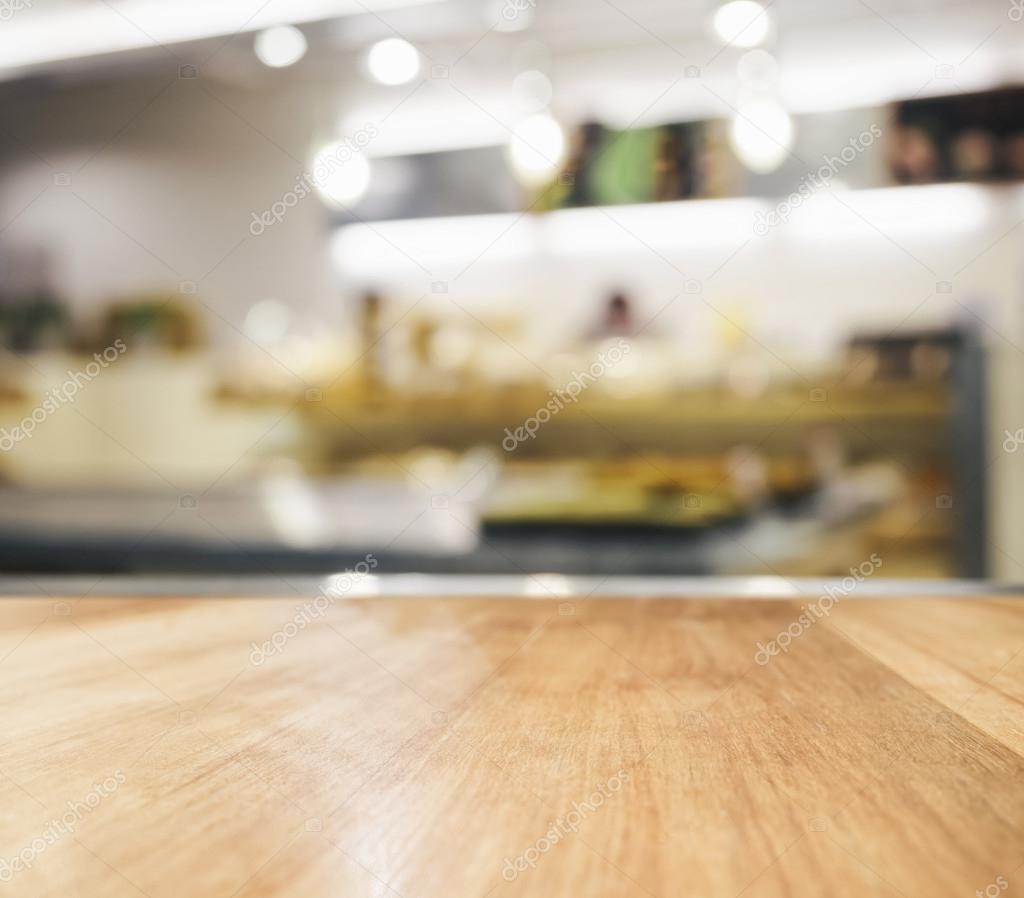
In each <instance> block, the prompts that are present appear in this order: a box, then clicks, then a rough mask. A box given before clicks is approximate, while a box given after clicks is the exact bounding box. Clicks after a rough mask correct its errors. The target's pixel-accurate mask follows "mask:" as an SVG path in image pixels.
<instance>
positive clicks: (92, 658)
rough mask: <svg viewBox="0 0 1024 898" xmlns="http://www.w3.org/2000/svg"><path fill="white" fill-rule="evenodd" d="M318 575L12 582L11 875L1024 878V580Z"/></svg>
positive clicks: (563, 886)
mask: <svg viewBox="0 0 1024 898" xmlns="http://www.w3.org/2000/svg"><path fill="white" fill-rule="evenodd" d="M311 600H312V597H310V598H309V599H305V598H302V599H296V598H292V599H217V598H207V599H176V598H163V599H141V598H140V599H113V598H96V599H87V600H80V601H53V602H51V601H48V600H47V601H42V600H38V599H31V600H30V599H4V600H0V710H2V712H3V716H2V720H3V730H2V733H0V806H2V808H3V811H2V813H0V895H3V894H12V895H18V896H29V898H32V896H40V898H42V896H50V895H57V894H60V895H79V896H100V895H102V896H113V898H119V896H122V895H124V896H139V895H143V896H149V898H162V896H179V895H189V896H196V898H205V896H232V895H235V896H246V898H255V896H303V898H318V896H331V898H337V896H350V895H351V896H366V895H382V896H383V895H397V896H401V898H433V896H438V898H441V896H444V898H447V896H485V895H488V896H493V898H505V896H521V898H532V896H544V898H551V896H563V895H564V896H579V895H587V896H601V898H603V896H609V898H610V896H634V895H635V896H644V895H654V896H659V898H668V896H690V895H692V896H695V898H696V896H700V898H708V896H723V898H735V896H738V895H741V894H742V895H744V896H759V898H760V896H864V895H878V896H883V895H884V896H901V895H902V896H907V898H911V896H918V895H920V896H945V895H948V896H969V895H974V894H976V893H977V892H978V890H981V891H982V893H983V894H985V889H986V888H987V887H989V889H990V890H989V892H988V894H990V895H993V896H995V895H996V894H999V895H1005V896H1008V898H1013V896H1024V838H1022V834H1024V685H1022V684H1024V677H1022V676H1021V674H1022V673H1024V602H1022V601H1020V600H1018V599H934V598H926V597H924V598H919V599H887V600H873V599H856V598H847V599H843V600H842V601H840V602H838V603H837V605H836V607H835V608H834V609H833V611H832V613H831V614H830V615H829V616H828V617H825V618H822V619H820V620H819V619H814V620H813V622H811V623H806V621H807V620H809V618H807V617H806V612H804V611H803V608H804V605H805V603H803V602H799V601H788V600H786V601H783V600H770V601H769V600H765V601H754V600H728V599H700V598H685V599H683V598H681V599H658V600H654V599H644V598H642V597H639V598H636V599H630V600H611V599H609V600H597V599H595V600H590V601H587V600H581V599H565V600H550V601H549V600H529V599H486V600H485V599H451V598H444V597H438V598H435V599H388V598H377V599H365V600H351V601H338V602H335V603H333V604H332V605H331V607H329V608H328V609H327V610H326V613H325V614H323V616H320V617H312V616H310V615H308V614H305V617H307V618H308V620H306V619H303V620H302V626H298V625H295V627H294V632H293V631H292V629H290V628H287V625H288V623H289V621H292V622H293V623H294V619H295V616H296V615H297V614H302V612H300V611H299V608H300V606H301V605H302V604H303V603H304V602H306V601H311ZM802 613H803V614H804V615H805V617H804V623H802V624H801V623H795V622H799V621H800V619H801V618H800V615H801V614H802ZM790 627H792V628H793V629H791V630H790V632H791V633H796V635H793V636H791V638H790V640H789V644H788V645H787V646H786V651H779V653H778V654H775V655H766V654H761V655H759V654H758V652H759V648H758V646H759V644H760V645H762V646H764V645H767V644H769V643H770V641H771V640H773V639H775V638H777V637H778V634H780V633H782V632H783V631H786V630H787V628H790ZM275 633H276V634H278V646H277V647H276V648H274V647H273V645H272V640H273V639H274V634H275ZM268 641H271V647H270V651H269V652H265V653H263V654H262V655H261V653H260V652H258V651H257V652H256V653H254V649H253V646H254V644H255V645H256V646H260V645H263V644H266V643H268ZM759 661H765V662H767V663H759ZM69 803H70V804H69ZM54 821H56V822H54ZM16 857H20V858H21V860H22V862H21V863H19V864H15V863H14V858H16ZM1002 883H1005V887H1003V885H1002Z"/></svg>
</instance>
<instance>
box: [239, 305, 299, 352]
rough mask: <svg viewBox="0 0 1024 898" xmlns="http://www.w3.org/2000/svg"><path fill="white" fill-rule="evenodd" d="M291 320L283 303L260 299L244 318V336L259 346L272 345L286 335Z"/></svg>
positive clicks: (289, 311) (288, 311) (288, 310)
mask: <svg viewBox="0 0 1024 898" xmlns="http://www.w3.org/2000/svg"><path fill="white" fill-rule="evenodd" d="M291 318H292V314H291V310H290V309H289V308H288V306H286V305H285V304H284V303H282V302H278V301H277V300H276V299H261V300H260V301H259V302H258V303H256V304H255V305H253V306H252V308H250V309H249V311H248V313H247V314H246V316H245V325H244V330H245V335H246V336H247V337H248V338H249V339H250V340H252V341H253V342H254V343H259V344H260V345H261V346H270V345H273V344H274V343H277V342H279V341H280V340H283V339H284V337H285V336H286V335H287V333H288V326H289V324H290V323H291Z"/></svg>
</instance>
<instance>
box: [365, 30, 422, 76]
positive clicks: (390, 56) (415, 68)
mask: <svg viewBox="0 0 1024 898" xmlns="http://www.w3.org/2000/svg"><path fill="white" fill-rule="evenodd" d="M366 64H367V67H368V68H369V70H370V75H371V76H372V77H373V79H374V80H375V81H378V82H380V83H381V84H405V83H406V82H407V81H412V79H413V78H415V77H416V76H417V75H418V74H419V72H420V54H419V51H418V50H417V49H416V48H415V47H414V46H413V45H412V44H410V43H409V42H408V41H404V40H402V39H401V38H400V37H389V38H388V39H387V40H383V41H378V42H377V43H376V44H374V45H373V46H372V47H371V48H370V53H369V56H367V58H366Z"/></svg>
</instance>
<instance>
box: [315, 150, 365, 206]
mask: <svg viewBox="0 0 1024 898" xmlns="http://www.w3.org/2000/svg"><path fill="white" fill-rule="evenodd" d="M312 175H313V177H312V181H313V184H314V185H315V186H316V189H317V191H318V192H319V194H320V196H321V197H323V198H324V199H325V200H326V201H327V202H328V203H330V204H331V205H336V206H353V205H355V204H356V203H358V202H359V200H361V199H362V198H363V196H365V194H366V191H367V190H369V188H370V178H371V175H372V170H371V169H370V163H369V161H368V160H367V158H366V157H365V156H364V155H363V154H362V153H361V152H359V151H358V150H355V149H353V148H352V145H351V143H349V142H348V141H340V140H338V141H334V142H333V143H329V144H327V146H325V147H323V148H322V149H321V150H320V151H319V152H318V153H317V154H316V155H315V156H314V157H313V164H312Z"/></svg>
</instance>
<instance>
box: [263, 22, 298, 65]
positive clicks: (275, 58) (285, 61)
mask: <svg viewBox="0 0 1024 898" xmlns="http://www.w3.org/2000/svg"><path fill="white" fill-rule="evenodd" d="M255 49H256V56H257V57H258V58H259V61H260V62H262V63H263V64H264V65H268V66H270V67H271V68H272V69H283V68H285V67H286V66H290V65H294V64H295V63H297V62H298V61H299V60H300V59H302V57H303V56H305V55H306V36H305V35H304V34H303V33H302V32H301V31H299V29H298V28H296V27H295V26H294V25H275V26H274V27H273V28H268V29H267V30H266V31H261V32H259V34H257V35H256V41H255Z"/></svg>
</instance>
